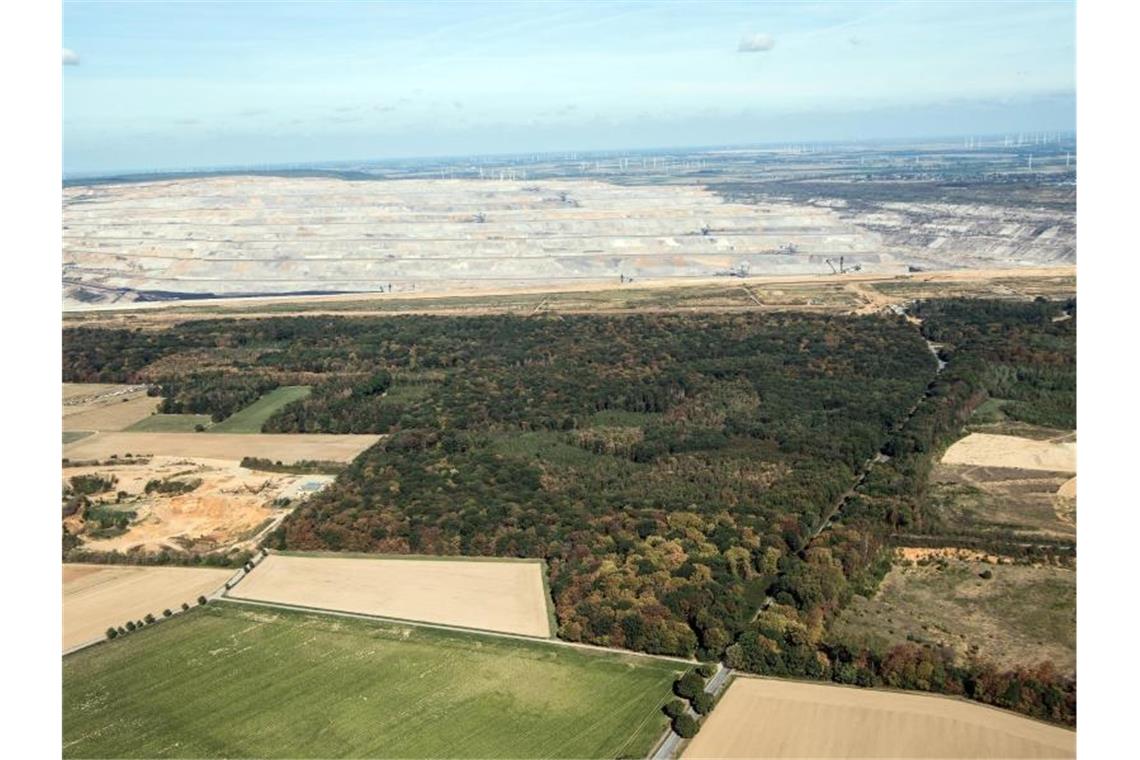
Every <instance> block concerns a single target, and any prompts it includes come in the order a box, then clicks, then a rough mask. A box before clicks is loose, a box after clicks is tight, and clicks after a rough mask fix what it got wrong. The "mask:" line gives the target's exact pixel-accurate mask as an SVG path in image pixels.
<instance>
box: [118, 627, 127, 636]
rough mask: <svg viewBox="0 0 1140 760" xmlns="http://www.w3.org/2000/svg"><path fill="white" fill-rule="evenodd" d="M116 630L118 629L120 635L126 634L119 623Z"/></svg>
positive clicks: (125, 630)
mask: <svg viewBox="0 0 1140 760" xmlns="http://www.w3.org/2000/svg"><path fill="white" fill-rule="evenodd" d="M116 630H118V632H119V635H120V636H126V635H127V629H126V628H123V626H121V625H120V626H119V627H118V629H116Z"/></svg>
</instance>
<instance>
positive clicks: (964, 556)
mask: <svg viewBox="0 0 1140 760" xmlns="http://www.w3.org/2000/svg"><path fill="white" fill-rule="evenodd" d="M896 552H897V553H898V555H899V556H900V557H901V558H902V559H904V560H908V561H910V562H918V561H920V560H924V559H961V560H973V561H975V562H989V563H990V564H997V563H998V562H1000V561H1001V557H999V556H997V555H996V554H988V553H986V552H980V551H977V550H975V549H964V548H962V547H960V546H939V547H933V548H932V547H926V546H900V547H899V548H898V549H897V550H896Z"/></svg>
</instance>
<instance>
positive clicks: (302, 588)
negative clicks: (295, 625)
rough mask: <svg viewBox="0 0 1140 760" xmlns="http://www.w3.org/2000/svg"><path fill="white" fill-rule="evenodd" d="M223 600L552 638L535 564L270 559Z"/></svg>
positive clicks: (277, 556)
mask: <svg viewBox="0 0 1140 760" xmlns="http://www.w3.org/2000/svg"><path fill="white" fill-rule="evenodd" d="M229 596H231V597H233V598H235V599H248V600H250V601H262V602H276V603H279V604H290V605H296V606H300V607H313V608H318V609H326V610H338V611H341V612H356V613H361V614H367V615H377V616H380V617H389V618H398V619H400V620H416V621H421V622H426V623H441V624H444V625H455V626H462V627H464V628H477V629H481V630H488V631H501V632H504V633H520V634H523V635H526V636H541V637H544V638H545V637H549V636H551V633H552V632H551V629H550V620H549V617H548V615H547V608H546V587H545V584H544V583H543V567H542V564H541V563H539V562H520V561H495V560H482V559H475V560H466V559H459V558H457V559H438V560H433V559H421V558H417V557H407V558H398V559H396V558H376V559H372V558H343V559H342V558H339V557H329V556H315V555H314V556H296V555H282V554H273V555H271V556H269V557H266V558H265V560H263V561H262V562H261V564H259V565H258V566H257V569H256V570H254V571H253V572H252V573H250V574H249V575H248V576H247V577H246V578H245V579H244V580H242V582H241V583H240V584H238V585H237V586H236V587H235V588H234V589H233V590H232V591H230V592H229Z"/></svg>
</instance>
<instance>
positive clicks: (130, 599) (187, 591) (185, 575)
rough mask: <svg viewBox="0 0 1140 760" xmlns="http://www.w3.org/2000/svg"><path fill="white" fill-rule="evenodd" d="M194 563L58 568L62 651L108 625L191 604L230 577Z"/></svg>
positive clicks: (99, 633) (102, 631)
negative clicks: (61, 581)
mask: <svg viewBox="0 0 1140 760" xmlns="http://www.w3.org/2000/svg"><path fill="white" fill-rule="evenodd" d="M233 573H234V571H233V570H227V569H213V568H197V567H134V566H132V567H125V566H121V565H64V566H63V650H64V651H65V652H66V651H67V650H68V649H71V648H72V647H75V646H78V645H80V644H83V643H85V642H88V641H92V640H96V639H100V638H102V637H103V636H104V635H105V633H106V631H107V628H108V627H109V626H116V627H118V626H120V625H124V624H125V623H126V622H127V621H128V620H134V621H138V620H142V619H143V618H144V617H145V616H146V615H147V614H151V615H154V616H155V617H162V611H163V610H164V609H167V608H170V609H171V610H174V609H181V607H182V604H183V602H185V603H187V604H189V605H191V606H193V605H194V604H196V603H197V602H196V600H197V599H198V597H199V596H209V595H210V594H212V593H213V592H214V591H216V590H217V589H218V588H219V587H220V586H221V585H222V584H223V583H225V582H226V580H228V579H229V577H230V576H231V575H233Z"/></svg>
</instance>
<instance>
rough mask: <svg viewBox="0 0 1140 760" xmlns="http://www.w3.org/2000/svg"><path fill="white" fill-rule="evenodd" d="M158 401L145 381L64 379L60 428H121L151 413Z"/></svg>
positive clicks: (108, 429)
mask: <svg viewBox="0 0 1140 760" xmlns="http://www.w3.org/2000/svg"><path fill="white" fill-rule="evenodd" d="M158 403H159V399H157V398H155V397H154V396H148V395H146V386H145V385H109V384H106V383H64V384H63V429H64V430H107V431H116V430H123V429H124V428H128V427H130V426H131V425H133V424H135V423H136V422H138V421H139V420H141V419H143V418H145V417H148V416H150V415H151V413H153V412H154V410H155V409H156V408H158Z"/></svg>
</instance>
